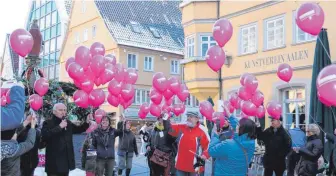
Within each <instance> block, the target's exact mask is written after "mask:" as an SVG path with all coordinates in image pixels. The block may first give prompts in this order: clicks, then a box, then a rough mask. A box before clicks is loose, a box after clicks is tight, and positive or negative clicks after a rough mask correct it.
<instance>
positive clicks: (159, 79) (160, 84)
mask: <svg viewBox="0 0 336 176" xmlns="http://www.w3.org/2000/svg"><path fill="white" fill-rule="evenodd" d="M168 86H169V85H168V80H167V78H166V77H165V76H164V74H163V73H162V72H157V73H155V74H154V76H153V87H154V88H155V89H156V90H158V91H159V92H160V93H163V92H165V91H166V90H167V88H168Z"/></svg>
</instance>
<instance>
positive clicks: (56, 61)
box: [55, 51, 60, 64]
mask: <svg viewBox="0 0 336 176" xmlns="http://www.w3.org/2000/svg"><path fill="white" fill-rule="evenodd" d="M59 57H60V52H59V51H57V52H56V58H55V63H56V64H58V63H59V60H60V58H59Z"/></svg>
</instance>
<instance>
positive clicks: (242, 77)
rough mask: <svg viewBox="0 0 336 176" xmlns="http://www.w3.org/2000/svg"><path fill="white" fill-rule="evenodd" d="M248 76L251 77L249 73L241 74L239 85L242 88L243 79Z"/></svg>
mask: <svg viewBox="0 0 336 176" xmlns="http://www.w3.org/2000/svg"><path fill="white" fill-rule="evenodd" d="M249 75H251V74H250V73H244V74H242V75H241V76H240V84H241V85H242V86H244V85H245V83H244V81H245V78H246V77H247V76H249Z"/></svg>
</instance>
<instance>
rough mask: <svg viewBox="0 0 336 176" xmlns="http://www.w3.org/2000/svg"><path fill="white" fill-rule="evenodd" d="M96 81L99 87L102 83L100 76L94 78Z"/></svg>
mask: <svg viewBox="0 0 336 176" xmlns="http://www.w3.org/2000/svg"><path fill="white" fill-rule="evenodd" d="M94 83H95V85H96V86H97V87H98V86H100V85H101V84H102V81H101V79H100V77H98V78H96V79H95V80H94Z"/></svg>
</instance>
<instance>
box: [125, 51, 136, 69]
mask: <svg viewBox="0 0 336 176" xmlns="http://www.w3.org/2000/svg"><path fill="white" fill-rule="evenodd" d="M129 55H134V56H135V69H138V55H137V54H135V53H127V68H133V67H128V56H129Z"/></svg>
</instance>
